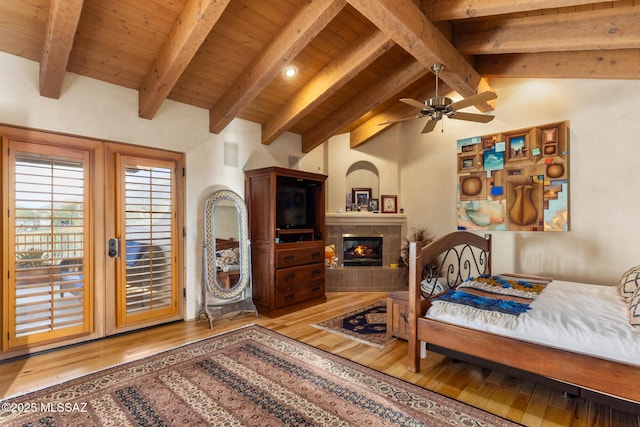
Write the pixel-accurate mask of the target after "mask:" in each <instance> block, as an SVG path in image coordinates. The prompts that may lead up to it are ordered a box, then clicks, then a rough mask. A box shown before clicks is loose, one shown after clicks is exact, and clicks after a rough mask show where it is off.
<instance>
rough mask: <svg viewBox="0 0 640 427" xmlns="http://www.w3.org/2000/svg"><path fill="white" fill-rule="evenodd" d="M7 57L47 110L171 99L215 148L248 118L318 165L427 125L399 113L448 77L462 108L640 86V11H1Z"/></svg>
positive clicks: (548, 4) (627, 0) (28, 5)
mask: <svg viewBox="0 0 640 427" xmlns="http://www.w3.org/2000/svg"><path fill="white" fill-rule="evenodd" d="M0 51H4V52H7V53H10V54H14V55H18V56H22V57H24V58H27V59H30V60H33V61H37V62H39V63H40V88H39V90H40V94H41V95H42V96H46V97H50V98H56V99H57V98H59V97H60V95H61V92H62V90H63V81H64V77H65V73H66V72H72V73H76V74H79V75H83V76H88V77H91V78H95V79H98V80H102V81H105V82H109V83H113V84H116V85H120V86H124V87H127V88H130V89H134V90H137V91H138V93H139V111H138V115H139V116H140V117H142V118H145V119H150V120H153V119H154V116H155V115H156V113H157V111H158V109H159V108H160V107H161V105H162V103H163V102H164V100H165V99H167V98H168V99H172V100H175V101H178V102H183V103H186V104H190V105H194V106H197V107H201V108H205V109H207V110H209V112H210V124H209V130H210V131H211V132H213V133H219V132H220V131H222V130H223V129H224V128H225V127H226V126H227V125H228V124H229V122H230V121H231V120H232V119H233V118H235V117H240V118H243V119H247V120H251V121H254V122H257V123H260V124H262V131H263V132H262V138H263V143H264V144H270V143H272V142H273V141H275V140H276V139H277V138H278V136H280V135H281V134H282V133H283V132H285V131H290V132H294V133H298V134H300V135H301V136H302V147H301V149H302V151H304V152H308V151H310V150H312V149H313V148H315V147H317V146H318V145H320V144H322V143H323V142H324V141H326V140H327V139H328V138H329V137H331V136H332V135H336V134H339V133H344V132H349V133H350V139H351V147H357V146H360V145H362V144H364V143H366V142H367V141H368V140H370V139H371V138H372V137H373V136H375V135H377V134H379V133H380V132H383V131H384V130H385V129H386V128H388V126H391V125H384V126H381V125H380V123H383V122H387V121H389V120H394V119H398V118H401V117H406V116H407V115H410V114H412V113H415V109H412V107H410V106H407V105H404V104H402V103H400V102H398V98H400V97H411V98H417V99H426V98H428V97H430V96H433V94H434V88H435V84H434V81H435V80H434V75H433V74H432V73H431V72H429V71H428V70H429V67H430V66H431V65H432V64H433V63H436V62H438V63H443V64H444V65H445V69H444V71H443V72H442V73H441V74H440V77H441V80H442V84H441V85H440V92H441V94H442V93H443V91H444V90H449V89H450V90H453V91H455V92H457V93H458V94H460V95H461V96H463V97H466V96H470V95H473V94H474V93H476V92H480V91H484V90H492V89H491V85H490V79H491V78H499V77H528V78H536V77H541V78H596V79H639V78H640V0H618V1H609V2H594V1H588V0H555V1H552V0H528V1H514V0H431V1H428V0H422V1H412V0H136V1H130V0H108V1H107V0H2V2H0ZM287 65H293V66H295V67H296V68H297V70H298V74H297V75H296V76H294V77H293V78H286V77H285V76H284V75H283V68H284V67H285V66H287ZM497 102H499V99H498V100H497ZM492 108H493V105H491V104H490V103H488V104H485V105H481V106H479V107H478V109H479V110H480V111H483V112H486V111H490V110H491V109H492ZM424 120H426V119H424Z"/></svg>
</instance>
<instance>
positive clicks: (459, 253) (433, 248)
mask: <svg viewBox="0 0 640 427" xmlns="http://www.w3.org/2000/svg"><path fill="white" fill-rule="evenodd" d="M425 274H426V275H429V276H430V277H433V278H438V277H442V276H448V277H449V278H452V277H453V278H454V279H456V278H457V279H458V280H457V281H456V280H454V281H455V282H456V284H457V283H458V282H460V281H462V280H464V279H466V278H468V277H472V276H477V275H479V274H491V235H485V236H484V237H482V236H479V235H477V234H473V233H470V232H466V231H457V232H453V233H450V234H447V235H445V236H443V237H441V238H439V239H437V240H435V241H433V242H432V243H430V244H429V245H426V246H424V247H423V246H422V245H421V244H420V243H419V242H418V243H416V242H411V243H410V245H409V307H408V322H409V324H408V328H407V330H408V334H409V337H408V342H409V366H408V367H409V370H410V371H411V372H418V371H419V370H420V353H421V352H420V342H421V341H422V342H424V343H426V346H427V349H428V350H433V351H436V352H438V353H444V354H447V355H449V356H452V357H454V358H456V359H461V360H466V361H470V362H473V363H477V364H480V365H486V366H488V367H491V368H493V369H498V370H504V371H506V372H508V373H511V374H515V375H519V374H522V375H524V376H526V377H529V378H532V379H534V380H537V381H541V382H545V383H550V384H551V385H553V386H557V387H560V388H561V389H562V390H563V391H564V392H566V393H568V394H572V395H575V396H582V397H585V398H588V399H591V400H596V401H599V402H603V403H606V404H608V405H610V406H612V407H615V408H618V409H622V410H627V411H632V412H634V413H635V412H636V411H640V367H637V366H632V365H628V364H624V363H619V362H613V361H609V360H604V359H599V358H596V357H590V356H585V355H581V354H577V353H572V352H569V351H564V350H557V349H553V348H549V347H545V346H543V345H538V344H531V343H527V342H524V341H520V340H517V339H512V338H505V337H501V336H497V335H493V334H491V333H487V332H481V331H475V330H472V329H469V328H465V327H460V326H455V325H450V324H447V323H444V322H440V321H436V320H431V319H427V318H425V317H423V314H424V312H423V311H421V297H422V298H429V297H430V295H424V294H423V292H422V291H421V289H420V283H421V280H423V279H424V278H425ZM452 284H453V283H452ZM422 306H423V307H424V303H422ZM428 306H430V304H427V307H428Z"/></svg>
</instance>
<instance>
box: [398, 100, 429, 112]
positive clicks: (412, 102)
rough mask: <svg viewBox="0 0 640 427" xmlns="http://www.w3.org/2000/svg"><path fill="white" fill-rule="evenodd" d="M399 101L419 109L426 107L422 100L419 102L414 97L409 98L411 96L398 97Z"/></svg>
mask: <svg viewBox="0 0 640 427" xmlns="http://www.w3.org/2000/svg"><path fill="white" fill-rule="evenodd" d="M400 101H401V102H404V103H405V104H409V105H411V106H412V107H416V108H419V109H421V110H424V109H425V108H427V106H426V105H425V103H424V102H420V101H416V100H415V99H411V98H400Z"/></svg>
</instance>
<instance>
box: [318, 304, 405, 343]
mask: <svg viewBox="0 0 640 427" xmlns="http://www.w3.org/2000/svg"><path fill="white" fill-rule="evenodd" d="M311 326H314V327H316V328H318V329H323V330H325V331H329V332H333V333H334V334H338V335H342V336H346V337H348V338H351V339H353V340H356V341H358V342H361V343H364V344H369V345H371V346H373V347H376V348H384V346H385V345H387V344H389V343H390V342H391V341H393V340H394V339H395V338H393V337H388V336H387V302H386V301H378V302H377V303H375V304H372V305H368V306H366V307H363V308H359V309H358V310H355V311H352V312H350V313H347V314H343V315H342V316H338V317H334V318H333V319H329V320H325V321H323V322H320V323H314V324H312V325H311Z"/></svg>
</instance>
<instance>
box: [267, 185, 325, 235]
mask: <svg viewBox="0 0 640 427" xmlns="http://www.w3.org/2000/svg"><path fill="white" fill-rule="evenodd" d="M315 186H316V184H315V183H312V182H310V181H305V180H299V179H287V178H285V177H278V181H277V182H276V227H277V228H282V229H295V228H313V219H314V218H313V215H314V200H315V197H314V194H313V192H314V189H315Z"/></svg>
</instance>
